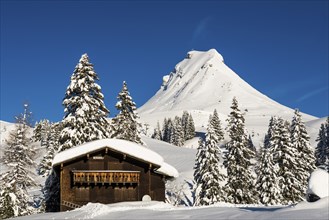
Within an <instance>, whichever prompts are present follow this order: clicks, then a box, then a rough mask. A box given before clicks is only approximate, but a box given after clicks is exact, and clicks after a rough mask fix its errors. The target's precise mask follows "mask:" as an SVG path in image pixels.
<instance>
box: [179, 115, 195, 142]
mask: <svg viewBox="0 0 329 220" xmlns="http://www.w3.org/2000/svg"><path fill="white" fill-rule="evenodd" d="M181 120H182V127H183V130H184V139H185V140H189V139H192V138H194V136H195V126H194V121H193V117H192V115H191V114H189V113H188V112H187V111H184V112H183V115H182V118H181Z"/></svg>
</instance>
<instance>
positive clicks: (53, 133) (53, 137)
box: [38, 123, 61, 177]
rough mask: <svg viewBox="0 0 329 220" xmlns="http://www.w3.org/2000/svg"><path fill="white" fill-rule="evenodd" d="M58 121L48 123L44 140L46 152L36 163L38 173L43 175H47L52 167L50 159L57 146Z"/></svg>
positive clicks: (51, 159)
mask: <svg viewBox="0 0 329 220" xmlns="http://www.w3.org/2000/svg"><path fill="white" fill-rule="evenodd" d="M60 130H61V127H60V123H50V126H49V130H48V132H47V139H46V141H45V145H44V146H45V148H46V153H45V155H44V156H43V158H42V160H41V161H40V163H39V165H38V174H39V175H42V176H44V177H47V176H49V174H50V172H51V169H52V161H53V159H54V157H55V154H56V153H57V151H58V147H59V142H58V139H59V135H60Z"/></svg>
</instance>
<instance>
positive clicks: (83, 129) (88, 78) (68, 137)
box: [59, 54, 109, 151]
mask: <svg viewBox="0 0 329 220" xmlns="http://www.w3.org/2000/svg"><path fill="white" fill-rule="evenodd" d="M97 80H98V76H97V73H96V72H95V71H94V67H93V64H91V63H90V62H89V57H88V55H87V54H83V55H82V57H81V59H80V60H79V63H78V64H77V66H76V67H75V70H74V72H73V74H72V76H71V82H70V84H69V86H68V87H67V89H66V93H65V97H64V100H63V105H64V107H65V109H64V112H65V116H64V119H63V120H62V122H61V123H62V126H63V130H62V131H61V134H60V139H59V141H60V148H59V151H63V150H66V149H69V148H72V147H73V146H77V145H81V144H83V143H85V142H89V141H93V140H98V139H103V138H107V137H109V132H108V129H109V125H108V121H107V119H106V118H107V116H108V114H109V110H108V109H107V108H106V106H105V104H104V101H103V100H104V95H103V94H102V92H101V87H100V86H99V85H98V84H97V83H96V81H97Z"/></svg>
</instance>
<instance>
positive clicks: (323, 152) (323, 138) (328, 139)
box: [315, 117, 329, 173]
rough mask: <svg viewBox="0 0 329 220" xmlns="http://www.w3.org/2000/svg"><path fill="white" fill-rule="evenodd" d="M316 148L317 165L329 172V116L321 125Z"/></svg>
mask: <svg viewBox="0 0 329 220" xmlns="http://www.w3.org/2000/svg"><path fill="white" fill-rule="evenodd" d="M316 141H317V142H318V144H317V146H316V148H315V158H316V166H317V167H319V168H322V169H324V170H326V171H327V172H328V173H329V117H327V120H326V122H325V123H322V124H321V126H320V130H319V134H318V137H317V139H316Z"/></svg>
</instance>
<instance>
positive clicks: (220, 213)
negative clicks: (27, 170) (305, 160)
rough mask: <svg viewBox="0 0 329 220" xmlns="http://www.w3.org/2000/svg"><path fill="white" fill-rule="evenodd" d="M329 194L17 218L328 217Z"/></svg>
mask: <svg viewBox="0 0 329 220" xmlns="http://www.w3.org/2000/svg"><path fill="white" fill-rule="evenodd" d="M327 205H328V197H326V198H323V199H321V200H319V201H317V202H314V203H308V202H302V203H299V204H298V205H296V206H288V207H280V206H273V207H264V206H249V207H248V206H237V205H236V206H232V205H228V204H216V205H212V206H203V207H174V206H172V205H169V204H166V203H163V202H156V201H151V202H121V203H115V204H108V205H104V204H100V203H88V204H87V205H85V206H83V207H81V208H78V209H75V210H73V211H68V212H59V213H43V214H37V215H32V216H25V217H19V218H17V219H258V220H263V219H308V220H309V219H328V208H327Z"/></svg>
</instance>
